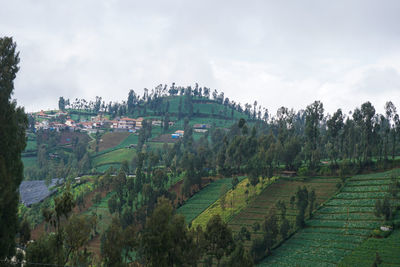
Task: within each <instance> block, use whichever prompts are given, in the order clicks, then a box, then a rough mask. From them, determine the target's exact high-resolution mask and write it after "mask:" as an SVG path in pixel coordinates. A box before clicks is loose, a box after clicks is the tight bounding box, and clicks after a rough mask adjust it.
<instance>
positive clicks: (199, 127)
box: [193, 123, 211, 129]
mask: <svg viewBox="0 0 400 267" xmlns="http://www.w3.org/2000/svg"><path fill="white" fill-rule="evenodd" d="M193 128H194V129H210V128H211V126H210V124H199V123H197V124H194V125H193Z"/></svg>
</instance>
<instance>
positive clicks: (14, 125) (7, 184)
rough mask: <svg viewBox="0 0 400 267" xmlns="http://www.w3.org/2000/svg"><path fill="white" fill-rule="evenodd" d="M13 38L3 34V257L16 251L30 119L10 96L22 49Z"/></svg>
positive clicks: (0, 175) (0, 176) (0, 226)
mask: <svg viewBox="0 0 400 267" xmlns="http://www.w3.org/2000/svg"><path fill="white" fill-rule="evenodd" d="M16 46H17V45H16V43H15V42H13V39H12V38H9V37H3V38H0V184H1V186H0V259H4V258H5V257H10V256H12V255H14V253H15V250H14V249H15V241H14V237H15V234H16V232H17V226H18V223H17V206H18V200H19V194H18V187H19V185H20V183H21V181H22V178H23V164H22V161H21V152H22V151H23V150H24V149H25V146H26V141H25V129H26V128H27V126H28V119H27V117H26V115H25V112H24V109H23V108H20V107H17V102H16V101H15V100H11V96H12V94H13V90H14V79H15V77H16V74H17V72H18V70H19V67H18V63H19V53H18V52H17V51H16Z"/></svg>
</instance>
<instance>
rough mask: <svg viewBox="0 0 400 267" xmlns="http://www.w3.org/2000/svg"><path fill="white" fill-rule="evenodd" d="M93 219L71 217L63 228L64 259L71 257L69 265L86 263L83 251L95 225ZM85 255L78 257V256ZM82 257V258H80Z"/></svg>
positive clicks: (78, 216) (82, 216)
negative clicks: (65, 253) (65, 251)
mask: <svg viewBox="0 0 400 267" xmlns="http://www.w3.org/2000/svg"><path fill="white" fill-rule="evenodd" d="M94 218H95V217H90V218H88V216H84V215H73V216H72V217H71V218H70V220H69V221H68V223H67V225H66V226H65V229H64V231H65V239H64V242H65V248H66V250H67V256H66V258H67V259H69V258H70V255H71V263H72V264H73V265H79V264H80V263H81V262H82V261H84V262H86V260H85V259H84V258H85V256H87V255H86V253H85V251H86V248H85V249H82V248H83V247H86V245H87V243H88V241H89V238H90V233H91V231H92V228H93V223H95V219H94ZM82 253H83V254H85V255H80V254H82ZM80 256H84V257H80Z"/></svg>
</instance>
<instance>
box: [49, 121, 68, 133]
mask: <svg viewBox="0 0 400 267" xmlns="http://www.w3.org/2000/svg"><path fill="white" fill-rule="evenodd" d="M65 128H66V125H65V124H62V123H55V122H54V123H51V124H50V129H52V130H55V131H57V132H59V131H62V130H64V129H65Z"/></svg>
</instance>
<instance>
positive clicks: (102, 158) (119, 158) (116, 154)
mask: <svg viewBox="0 0 400 267" xmlns="http://www.w3.org/2000/svg"><path fill="white" fill-rule="evenodd" d="M135 153H136V150H135V149H129V148H121V149H118V150H114V151H111V152H108V153H105V154H102V155H99V156H97V157H95V158H94V159H93V165H94V166H100V165H105V164H111V163H122V162H123V161H124V160H127V161H128V162H130V161H131V159H132V157H133V156H134V155H135Z"/></svg>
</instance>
